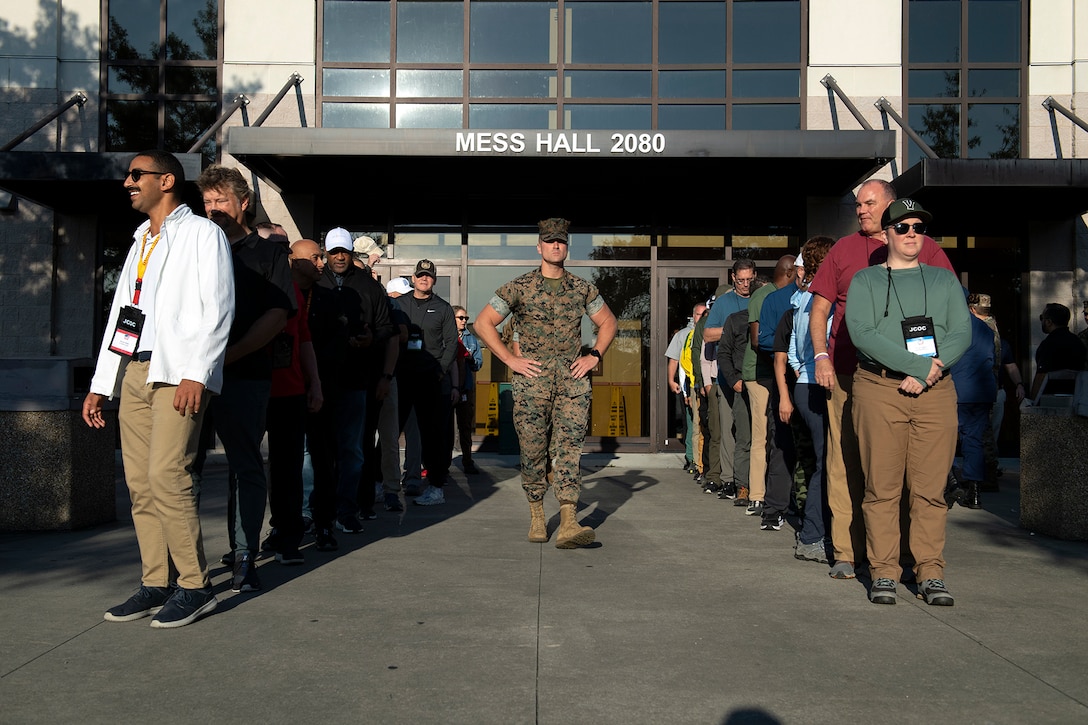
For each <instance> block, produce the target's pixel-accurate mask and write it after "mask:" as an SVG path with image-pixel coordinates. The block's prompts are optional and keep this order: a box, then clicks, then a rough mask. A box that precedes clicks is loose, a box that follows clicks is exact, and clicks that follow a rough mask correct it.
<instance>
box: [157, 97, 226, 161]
mask: <svg viewBox="0 0 1088 725" xmlns="http://www.w3.org/2000/svg"><path fill="white" fill-rule="evenodd" d="M218 116H219V113H218V105H217V104H216V103H214V102H206V103H202V102H197V101H172V102H169V103H167V104H166V139H165V140H166V148H168V149H188V148H189V147H190V146H192V145H193V144H194V143H195V142H196V140H197V139H198V138H200V137H201V136H202V135H203V134H204V132H205V131H207V130H208V129H209V128H211V126H212V124H213V123H215V121H216V118H218Z"/></svg>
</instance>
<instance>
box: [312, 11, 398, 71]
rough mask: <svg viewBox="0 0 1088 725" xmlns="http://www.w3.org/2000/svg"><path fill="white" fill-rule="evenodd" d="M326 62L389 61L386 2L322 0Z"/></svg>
mask: <svg viewBox="0 0 1088 725" xmlns="http://www.w3.org/2000/svg"><path fill="white" fill-rule="evenodd" d="M324 7H325V28H324V59H325V62H326V63H352V62H354V63H388V62H389V12H390V11H389V3H388V2H386V1H384V0H383V1H375V0H363V1H357V2H345V0H325V6H324Z"/></svg>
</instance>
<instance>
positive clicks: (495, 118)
mask: <svg viewBox="0 0 1088 725" xmlns="http://www.w3.org/2000/svg"><path fill="white" fill-rule="evenodd" d="M554 113H555V106H552V105H529V104H525V105H517V104H513V103H474V104H471V105H470V106H469V107H468V125H469V128H539V129H544V128H550V127H551V126H550V125H549V124H550V123H551V115H549V114H554Z"/></svg>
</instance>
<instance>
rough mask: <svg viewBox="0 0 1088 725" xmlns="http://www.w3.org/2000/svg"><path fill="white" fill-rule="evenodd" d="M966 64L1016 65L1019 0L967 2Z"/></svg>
mask: <svg viewBox="0 0 1088 725" xmlns="http://www.w3.org/2000/svg"><path fill="white" fill-rule="evenodd" d="M967 61H968V62H969V63H1019V62H1020V2H1019V0H970V1H969V2H968V3H967Z"/></svg>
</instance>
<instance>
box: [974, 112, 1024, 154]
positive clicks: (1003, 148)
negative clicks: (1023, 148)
mask: <svg viewBox="0 0 1088 725" xmlns="http://www.w3.org/2000/svg"><path fill="white" fill-rule="evenodd" d="M967 128H968V133H969V134H970V135H969V136H968V139H967V155H968V157H970V158H975V159H1016V158H1019V157H1020V106H1019V104H1016V103H986V104H983V103H973V104H968V106H967Z"/></svg>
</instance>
